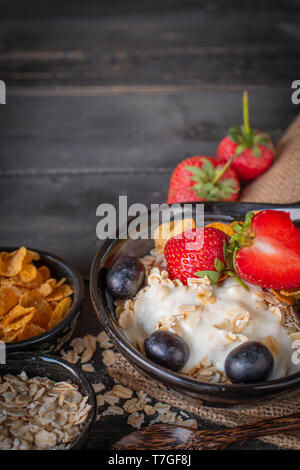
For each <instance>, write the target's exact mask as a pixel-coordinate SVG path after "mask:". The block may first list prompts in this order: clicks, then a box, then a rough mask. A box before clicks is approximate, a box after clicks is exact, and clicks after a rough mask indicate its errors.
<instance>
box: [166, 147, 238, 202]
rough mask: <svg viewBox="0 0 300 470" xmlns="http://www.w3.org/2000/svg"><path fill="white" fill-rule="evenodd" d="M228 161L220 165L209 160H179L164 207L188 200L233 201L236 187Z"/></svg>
mask: <svg viewBox="0 0 300 470" xmlns="http://www.w3.org/2000/svg"><path fill="white" fill-rule="evenodd" d="M230 164H231V162H228V163H227V164H225V165H221V164H220V163H219V162H217V160H216V159H215V158H213V157H207V156H195V157H190V158H187V159H185V160H183V161H182V162H181V163H179V165H177V167H176V168H175V170H174V171H173V174H172V177H171V180H170V185H169V193H168V200H167V202H168V204H174V203H178V202H190V201H236V199H237V197H238V194H239V191H240V184H239V180H238V178H237V175H236V173H235V171H234V170H233V169H232V168H229V167H230Z"/></svg>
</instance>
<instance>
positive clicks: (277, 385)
mask: <svg viewBox="0 0 300 470" xmlns="http://www.w3.org/2000/svg"><path fill="white" fill-rule="evenodd" d="M198 205H199V204H197V203H190V204H189V206H190V207H188V205H187V206H183V204H181V205H180V206H181V207H184V212H183V214H184V217H185V218H190V217H193V218H195V213H196V212H197V206H198ZM263 209H274V210H284V211H288V212H290V214H291V218H292V220H293V221H294V223H295V224H296V225H298V226H300V203H295V204H290V205H283V204H282V205H281V204H263V203H260V204H259V203H240V202H206V203H205V205H204V222H205V224H208V223H211V222H217V221H218V222H224V223H230V222H232V221H233V220H241V219H243V218H244V217H245V215H246V213H247V212H248V211H253V210H263ZM140 220H141V219H140V217H139V223H140ZM129 222H130V221H129ZM129 222H128V225H129ZM150 222H151V215H150V212H149V213H148V214H146V215H145V216H144V218H143V220H142V222H141V231H142V232H147V230H148V229H149V225H150ZM148 231H149V230H148ZM152 248H153V240H151V239H149V238H148V239H138V240H134V239H131V238H128V239H118V238H117V239H115V240H107V241H106V242H105V243H104V244H103V245H102V246H101V248H100V250H99V251H98V253H97V254H96V257H95V259H94V261H93V264H92V267H91V274H90V291H91V297H92V302H93V306H94V309H95V311H96V313H97V315H98V317H99V320H100V321H101V323H102V325H103V326H104V328H105V330H106V332H107V333H108V335H109V336H110V337H111V339H112V341H113V343H114V344H115V346H116V348H117V349H118V350H119V351H120V353H122V354H123V355H124V356H125V357H126V359H127V360H128V361H129V362H130V363H131V364H132V365H133V366H134V367H135V368H136V369H137V370H138V371H139V372H141V373H142V374H144V375H146V376H147V377H149V378H150V379H156V380H158V381H159V382H162V383H163V384H164V385H166V386H167V387H169V388H171V389H174V390H175V391H177V392H179V393H181V394H182V395H183V396H184V398H185V399H187V400H189V401H191V402H193V403H196V404H203V403H204V404H206V405H208V406H219V407H220V406H233V405H242V404H245V403H247V402H249V401H251V400H257V399H261V398H266V397H271V396H275V395H278V394H279V393H282V392H286V391H288V390H291V389H294V388H297V387H300V372H298V373H296V374H293V375H290V376H287V377H282V378H280V379H276V380H269V381H266V382H261V383H257V384H245V385H238V384H213V383H204V382H200V381H198V380H195V379H193V378H191V377H187V376H185V375H183V374H180V373H177V372H172V371H171V370H169V369H165V368H163V367H161V366H159V365H157V364H156V363H154V362H153V361H151V360H150V359H148V358H147V357H146V356H144V355H143V354H141V353H140V352H139V351H138V350H137V349H136V348H135V347H134V346H132V344H131V343H130V342H129V341H128V339H127V338H126V336H125V335H124V333H123V331H122V329H121V328H120V326H119V324H118V321H117V318H116V315H115V309H114V305H113V301H112V299H111V297H110V295H109V294H108V292H107V290H106V282H105V277H106V272H107V269H109V267H110V266H111V265H112V264H113V263H114V262H115V261H116V260H117V259H118V258H119V257H120V256H136V257H142V256H144V255H145V254H147V253H148V252H149V251H150V250H151V249H152Z"/></svg>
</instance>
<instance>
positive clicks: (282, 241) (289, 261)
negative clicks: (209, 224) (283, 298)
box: [226, 210, 300, 290]
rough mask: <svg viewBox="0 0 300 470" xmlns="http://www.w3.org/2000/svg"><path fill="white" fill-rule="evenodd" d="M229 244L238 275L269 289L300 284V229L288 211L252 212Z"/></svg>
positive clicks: (230, 254) (228, 256)
mask: <svg viewBox="0 0 300 470" xmlns="http://www.w3.org/2000/svg"><path fill="white" fill-rule="evenodd" d="M234 230H235V232H236V233H235V234H234V235H233V236H232V237H231V239H230V243H229V245H228V246H227V247H226V259H232V263H233V266H234V268H235V270H236V273H237V275H238V276H239V277H240V278H241V279H243V280H244V281H246V282H249V283H252V284H256V285H258V286H260V287H265V288H269V289H279V290H280V289H285V290H288V289H295V288H298V287H300V230H299V228H298V227H296V225H294V224H293V222H292V220H291V218H290V215H289V213H288V212H284V211H276V210H264V211H261V212H258V213H257V214H254V213H253V212H249V213H248V214H247V216H246V218H245V222H244V223H238V224H235V226H234Z"/></svg>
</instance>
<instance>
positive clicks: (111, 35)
mask: <svg viewBox="0 0 300 470" xmlns="http://www.w3.org/2000/svg"><path fill="white" fill-rule="evenodd" d="M34 3H35V5H34ZM108 3H109V2H96V1H89V2H85V3H84V4H83V3H82V2H74V3H71V2H56V4H55V7H54V6H52V3H51V4H50V3H49V2H48V1H46V0H45V1H43V2H33V4H32V6H31V7H24V4H23V3H22V2H14V4H13V5H12V4H10V3H9V2H7V1H3V0H2V1H1V2H0V11H1V18H0V25H1V27H0V76H1V77H2V79H3V80H6V81H7V83H8V85H9V86H26V87H42V88H43V87H45V86H49V85H51V86H52V87H57V86H83V85H85V86H88V85H90V86H116V85H120V84H122V85H125V84H126V85H129V86H130V85H151V86H157V85H163V84H164V85H170V84H172V85H173V86H174V85H185V86H186V85H191V86H192V85H202V86H205V85H208V84H210V85H212V84H216V85H220V84H223V85H233V84H236V85H239V86H242V85H243V84H244V85H249V86H250V85H254V84H256V85H267V86H268V87H273V86H278V85H281V86H283V87H286V86H289V83H290V82H291V80H293V79H295V78H296V77H297V73H298V72H299V58H300V51H299V47H298V42H299V38H300V32H299V28H298V21H297V13H299V5H298V4H297V2H296V1H289V2H279V1H278V2H276V3H275V6H274V4H273V2H272V8H269V7H268V6H267V4H266V5H265V4H264V3H263V2H259V1H256V2H251V3H249V2H240V3H235V2H228V3H227V2H226V3H225V4H224V2H217V1H214V2H205V1H199V2H197V1H188V2H183V1H179V0H176V1H172V2H168V1H163V2H158V1H156V2H151V3H149V2H145V1H143V2H132V1H131V2H126V5H125V4H124V2H121V1H116V2H112V3H113V5H110V6H109V5H108ZM33 5H34V6H33ZM276 7H277V9H276Z"/></svg>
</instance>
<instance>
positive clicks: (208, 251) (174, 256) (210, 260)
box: [164, 227, 228, 284]
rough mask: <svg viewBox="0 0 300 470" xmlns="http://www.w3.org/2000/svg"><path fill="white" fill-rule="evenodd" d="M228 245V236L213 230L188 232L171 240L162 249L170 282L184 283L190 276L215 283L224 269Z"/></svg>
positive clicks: (210, 228)
mask: <svg viewBox="0 0 300 470" xmlns="http://www.w3.org/2000/svg"><path fill="white" fill-rule="evenodd" d="M227 243H228V236H227V235H226V234H225V233H224V232H221V231H220V230H218V229H216V228H213V227H204V228H196V229H192V230H187V231H186V232H184V233H182V234H180V235H177V236H176V237H173V238H170V239H169V240H168V242H167V243H166V245H165V249H164V252H165V257H166V261H167V266H168V272H169V277H170V279H179V280H180V281H181V282H182V283H183V284H186V283H187V280H188V278H190V277H197V276H198V277H204V276H208V278H209V279H210V280H211V282H212V283H216V282H217V281H218V279H219V277H220V274H221V272H222V271H223V270H224V268H225V259H224V247H225V246H226V245H227Z"/></svg>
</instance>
